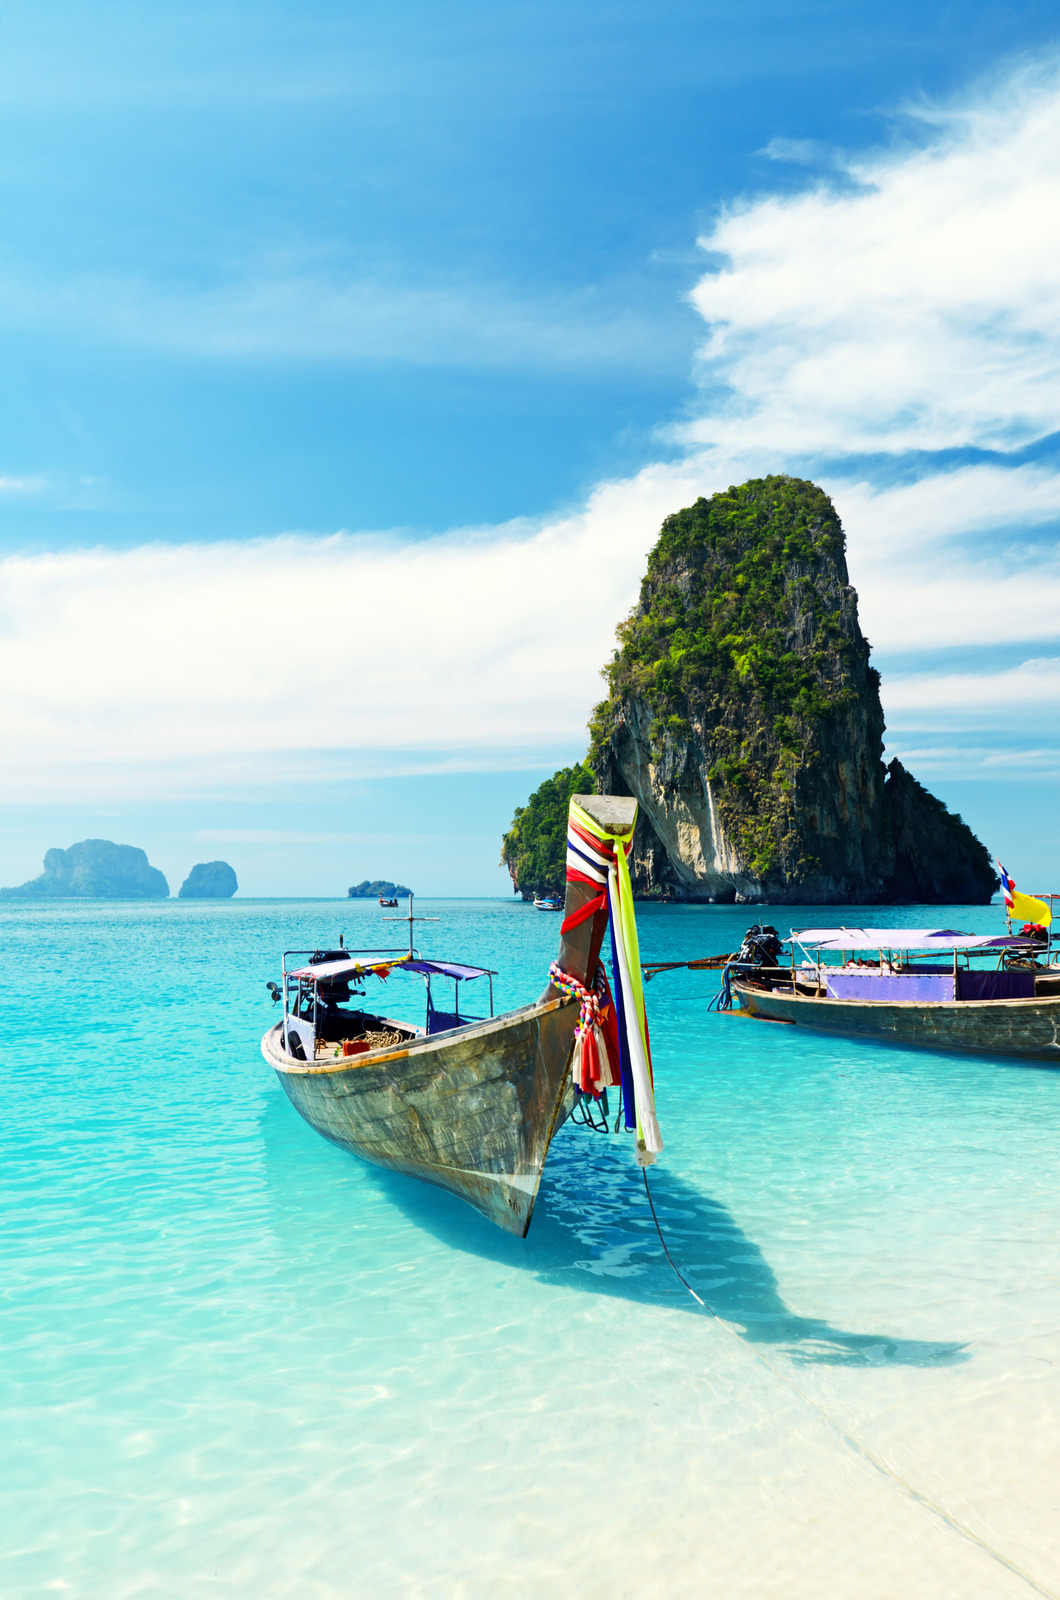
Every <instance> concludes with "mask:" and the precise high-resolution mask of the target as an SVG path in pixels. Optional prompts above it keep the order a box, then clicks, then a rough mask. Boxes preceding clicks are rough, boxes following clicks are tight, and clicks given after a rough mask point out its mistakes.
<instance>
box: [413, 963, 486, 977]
mask: <svg viewBox="0 0 1060 1600" xmlns="http://www.w3.org/2000/svg"><path fill="white" fill-rule="evenodd" d="M400 965H401V971H402V972H421V973H422V974H423V975H424V977H430V978H488V977H490V976H491V970H490V968H489V967H465V966H463V965H462V964H461V963H460V962H459V961H416V960H414V961H409V960H407V959H406V960H404V961H402V962H401V964H400Z"/></svg>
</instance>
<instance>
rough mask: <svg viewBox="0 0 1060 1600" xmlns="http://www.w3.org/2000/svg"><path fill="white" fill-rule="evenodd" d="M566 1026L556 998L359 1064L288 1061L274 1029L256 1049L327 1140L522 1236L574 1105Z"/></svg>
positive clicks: (569, 1027)
mask: <svg viewBox="0 0 1060 1600" xmlns="http://www.w3.org/2000/svg"><path fill="white" fill-rule="evenodd" d="M577 1023H578V1006H577V1004H576V1003H575V1002H574V1001H573V1000H570V999H568V998H566V997H563V998H560V999H551V1000H549V999H545V1000H542V1001H539V1002H538V1003H537V1004H536V1005H532V1006H526V1007H524V1008H523V1009H522V1010H521V1011H515V1012H509V1013H508V1014H507V1015H505V1016H503V1017H497V1018H492V1019H491V1020H490V1021H488V1022H482V1023H478V1024H476V1025H475V1026H473V1027H470V1028H460V1029H456V1030H454V1031H453V1032H451V1033H447V1034H444V1033H443V1034H435V1035H433V1036H432V1037H430V1038H426V1039H422V1040H416V1041H413V1042H412V1043H410V1044H408V1045H407V1046H403V1047H401V1048H397V1049H394V1050H381V1051H378V1052H374V1051H373V1052H372V1053H371V1054H369V1055H365V1056H358V1057H353V1058H341V1057H340V1058H338V1059H335V1060H329V1061H315V1062H304V1061H295V1060H294V1059H293V1058H292V1057H290V1056H288V1055H287V1054H286V1053H285V1052H284V1050H283V1048H282V1045H281V1043H280V1027H279V1025H277V1026H276V1027H275V1028H272V1029H270V1031H269V1032H268V1033H267V1034H266V1035H265V1037H264V1039H263V1040H262V1045H261V1049H262V1054H263V1055H264V1057H265V1059H266V1061H267V1062H268V1063H269V1065H270V1066H272V1067H273V1068H274V1069H275V1071H276V1074H277V1076H278V1078H279V1080H280V1082H281V1083H282V1085H283V1087H284V1090H285V1091H286V1093H287V1096H288V1098H289V1099H290V1101H291V1103H292V1105H294V1107H295V1108H296V1110H298V1111H299V1112H300V1113H301V1114H302V1116H303V1117H304V1118H305V1119H306V1121H307V1122H308V1123H310V1125H311V1126H312V1127H314V1128H315V1129H316V1130H317V1132H318V1133H321V1134H323V1135H324V1137H325V1138H326V1139H330V1140H331V1141H332V1143H334V1144H337V1145H340V1146H341V1147H342V1148H343V1149H344V1150H351V1151H353V1153H354V1154H355V1155H358V1156H360V1157H362V1159H363V1160H365V1161H371V1162H373V1163H374V1164H375V1165H376V1166H379V1167H387V1168H389V1169H390V1170H391V1171H394V1172H404V1173H407V1174H409V1176H411V1177H415V1178H422V1179H424V1180H425V1181H426V1182H427V1183H433V1184H436V1185H437V1186H438V1187H439V1188H441V1189H448V1190H449V1191H450V1192H451V1193H452V1194H456V1195H459V1196H460V1198H461V1199H462V1200H466V1201H468V1202H469V1204H471V1205H473V1206H475V1207H476V1209H477V1210H479V1211H481V1212H482V1213H483V1215H484V1216H486V1217H488V1218H489V1219H490V1221H491V1222H495V1223H497V1224H498V1226H500V1227H502V1228H504V1229H506V1230H507V1231H508V1232H509V1233H515V1234H518V1235H519V1236H520V1237H522V1236H525V1234H526V1231H527V1229H528V1228H529V1226H530V1219H531V1217H532V1216H533V1211H534V1202H535V1200H536V1199H537V1191H538V1185H539V1183H540V1181H541V1169H542V1167H543V1166H544V1163H545V1157H546V1156H547V1154H548V1148H549V1145H550V1143H551V1141H552V1135H553V1134H554V1132H555V1131H556V1129H557V1127H559V1126H560V1124H561V1123H562V1122H563V1120H564V1119H565V1117H566V1116H567V1114H568V1113H569V1111H570V1107H571V1105H572V1104H573V1099H574V1091H573V1085H572V1079H571V1052H572V1049H573V1043H574V1030H575V1028H576V1026H577ZM354 1063H356V1064H354Z"/></svg>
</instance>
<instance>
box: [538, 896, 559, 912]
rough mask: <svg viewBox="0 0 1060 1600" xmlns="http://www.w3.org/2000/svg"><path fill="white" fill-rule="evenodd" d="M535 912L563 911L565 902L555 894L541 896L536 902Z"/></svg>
mask: <svg viewBox="0 0 1060 1600" xmlns="http://www.w3.org/2000/svg"><path fill="white" fill-rule="evenodd" d="M534 910H535V911H562V910H563V901H562V900H561V899H560V898H559V896H558V895H554V894H545V895H540V896H539V897H538V898H537V899H536V900H535V901H534Z"/></svg>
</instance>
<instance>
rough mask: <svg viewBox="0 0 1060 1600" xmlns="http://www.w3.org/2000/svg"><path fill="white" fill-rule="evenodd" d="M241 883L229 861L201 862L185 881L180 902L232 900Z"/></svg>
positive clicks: (179, 897) (179, 896)
mask: <svg viewBox="0 0 1060 1600" xmlns="http://www.w3.org/2000/svg"><path fill="white" fill-rule="evenodd" d="M238 888H239V882H238V880H237V878H236V875H235V872H234V870H233V869H232V868H231V867H230V866H229V865H228V862H227V861H200V862H198V863H197V864H196V865H195V866H194V867H192V869H191V871H190V872H189V873H188V876H187V877H186V878H185V879H184V882H183V883H182V884H181V886H180V892H179V893H178V895H177V899H178V900H231V898H232V896H233V895H234V894H235V892H236V890H237V889H238Z"/></svg>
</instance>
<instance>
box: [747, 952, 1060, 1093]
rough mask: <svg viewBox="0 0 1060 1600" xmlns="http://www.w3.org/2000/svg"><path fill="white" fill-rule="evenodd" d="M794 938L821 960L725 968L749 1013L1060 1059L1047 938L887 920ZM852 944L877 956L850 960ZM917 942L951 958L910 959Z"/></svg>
mask: <svg viewBox="0 0 1060 1600" xmlns="http://www.w3.org/2000/svg"><path fill="white" fill-rule="evenodd" d="M791 939H792V944H793V946H794V945H802V946H803V948H804V949H812V950H815V951H816V952H817V955H818V964H817V966H816V967H814V966H813V965H812V964H810V963H806V964H805V965H803V966H800V967H797V966H795V965H794V958H793V962H792V965H791V967H769V966H759V967H755V968H752V969H749V968H748V966H747V965H746V964H744V965H734V967H732V968H730V969H729V985H730V987H731V992H732V995H733V996H734V997H735V999H736V1000H737V1001H738V1002H739V1005H740V1009H741V1010H742V1011H744V1012H746V1013H748V1014H749V1015H750V1016H752V1017H757V1018H760V1019H764V1020H766V1021H770V1022H786V1023H795V1024H796V1025H801V1026H804V1027H810V1028H817V1029H820V1030H821V1031H822V1032H825V1033H838V1034H852V1035H857V1036H859V1037H861V1038H865V1039H879V1040H883V1041H885V1042H887V1043H890V1044H903V1045H919V1046H923V1047H925V1048H928V1049H932V1050H959V1051H968V1052H971V1053H973V1054H976V1055H992V1056H993V1055H1002V1056H1020V1057H1023V1058H1026V1059H1028V1060H1037V1061H1047V1062H1051V1063H1052V1064H1053V1065H1055V1066H1060V968H1058V967H1053V966H1043V965H1041V963H1040V961H1039V960H1038V959H1037V958H1038V957H1040V956H1041V954H1042V950H1041V946H1040V944H1038V943H1035V942H1034V941H1030V942H1028V941H1027V940H1025V939H1019V938H996V939H992V938H978V937H976V936H974V935H970V934H960V933H956V932H955V931H953V930H951V929H940V930H927V929H924V930H916V929H886V928H863V929H854V930H851V929H815V930H809V931H808V932H805V933H802V934H798V933H793V934H792V936H791ZM823 950H832V951H840V952H841V959H842V965H840V966H838V967H837V966H835V965H823V964H821V962H820V954H821V952H822V951H823ZM856 951H861V952H863V953H866V954H867V953H869V952H871V953H872V955H873V956H875V957H876V958H877V959H876V960H875V961H873V962H872V963H871V964H868V963H863V962H860V961H859V962H857V963H856V964H855V962H854V961H853V960H852V963H851V964H850V965H848V964H847V962H846V954H847V953H848V952H849V953H850V954H851V956H852V957H853V955H854V952H856ZM913 951H916V952H918V954H919V955H920V957H921V959H922V958H923V956H924V955H925V954H926V955H927V957H928V959H929V960H930V959H931V957H932V955H937V956H944V957H947V958H948V964H947V966H935V967H934V968H933V969H932V968H927V969H925V967H924V966H923V965H921V966H919V967H917V966H916V965H914V964H912V963H911V962H910V960H909V956H910V953H911V952H913ZM1046 953H1047V952H1046ZM975 957H985V958H987V959H992V960H993V961H994V962H995V963H996V966H995V970H993V971H983V970H975V969H973V968H972V967H971V966H970V964H969V963H970V961H971V959H973V958H975ZM961 960H963V961H964V963H965V965H964V966H963V968H962V967H961V966H960V965H959V962H960V961H961Z"/></svg>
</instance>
